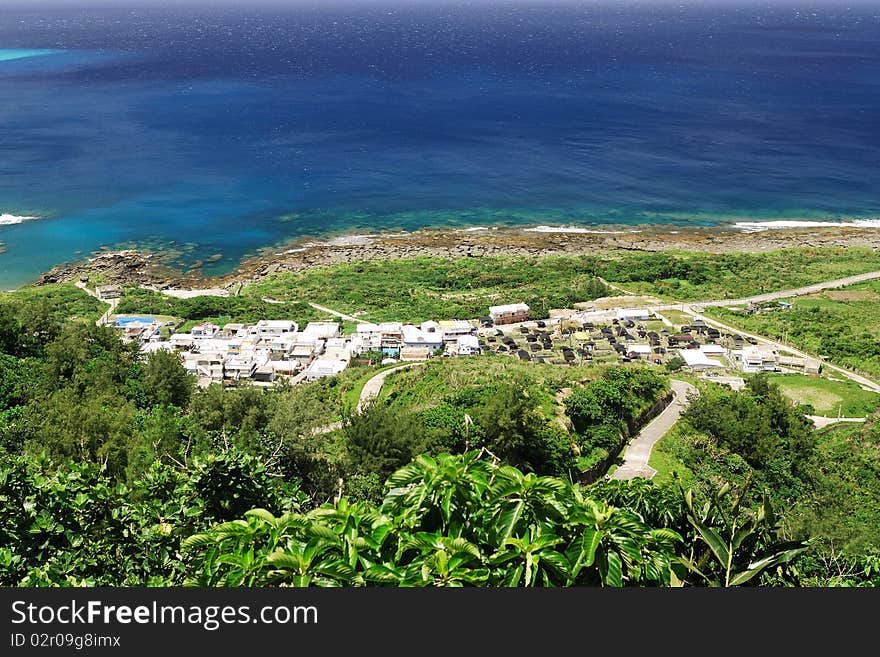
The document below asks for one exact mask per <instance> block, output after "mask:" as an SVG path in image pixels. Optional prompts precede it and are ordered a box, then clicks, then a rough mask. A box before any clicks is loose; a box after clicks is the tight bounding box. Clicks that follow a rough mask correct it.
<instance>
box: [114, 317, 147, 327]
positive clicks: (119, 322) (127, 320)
mask: <svg viewBox="0 0 880 657" xmlns="http://www.w3.org/2000/svg"><path fill="white" fill-rule="evenodd" d="M152 321H154V320H153V318H152V317H140V316H136V315H126V316H124V317H117V318H116V326H128V325H129V324H132V323H134V322H141V323H143V324H149V323H150V322H152Z"/></svg>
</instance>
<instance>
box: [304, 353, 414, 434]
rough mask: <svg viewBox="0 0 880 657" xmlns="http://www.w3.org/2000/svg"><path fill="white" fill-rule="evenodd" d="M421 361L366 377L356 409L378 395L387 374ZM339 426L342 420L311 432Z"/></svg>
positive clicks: (325, 431)
mask: <svg viewBox="0 0 880 657" xmlns="http://www.w3.org/2000/svg"><path fill="white" fill-rule="evenodd" d="M422 362H424V361H419V362H416V363H403V364H401V365H395V366H394V367H389V368H388V369H387V370H382V371H381V372H379V373H378V374H376V375H375V376H373V377H371V378H369V379H367V382H366V383H365V384H364V387H363V388H362V389H361V394H360V396H359V397H358V403H357V411H358V412H361V411H362V410H364V408H365V407H366V405H367V404H369V403H370V402H371V401H373V400H374V399H376V397H378V396H379V392H380V391H381V390H382V385H383V384H384V383H385V378H386V377H387V376H388V375H389V374H391V373H392V372H396V371H397V370H402V369H406V368H407V367H413V366H414V365H421V364H422ZM341 428H342V422H333V423H332V424H325V425H324V426H323V427H316V428H315V429H313V430H312V433H314V434H322V433H330V432H331V431H336V430H337V429H341Z"/></svg>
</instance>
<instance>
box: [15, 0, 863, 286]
mask: <svg viewBox="0 0 880 657" xmlns="http://www.w3.org/2000/svg"><path fill="white" fill-rule="evenodd" d="M241 4H242V5H246V4H247V5H248V7H247V8H245V9H242V8H230V7H227V8H218V7H217V6H214V7H213V8H198V7H187V8H172V9H162V8H157V7H152V8H150V7H145V6H131V7H120V6H116V7H107V6H105V7H99V8H93V9H77V8H72V7H70V6H69V5H68V6H66V7H51V6H46V5H43V4H42V3H41V4H40V7H39V8H33V7H31V8H28V7H26V6H25V7H23V8H16V7H15V6H11V5H10V4H9V3H8V2H4V3H3V6H2V8H0V215H17V216H37V217H40V218H39V219H38V220H32V221H27V222H23V223H19V224H16V225H0V242H3V243H5V248H6V253H3V254H0V288H9V287H14V286H17V285H20V284H22V283H24V282H25V281H27V280H29V279H31V278H33V277H35V276H36V275H37V274H38V273H40V272H41V271H44V270H46V269H48V268H49V267H51V266H52V265H53V264H56V263H58V262H61V261H67V260H72V259H77V258H80V257H84V256H86V255H88V254H89V253H91V252H93V251H94V250H95V249H97V248H99V247H101V246H107V247H117V246H121V245H139V246H146V247H148V248H157V249H158V248H162V249H165V250H166V251H167V252H169V253H171V254H172V255H174V254H175V253H176V257H177V258H178V261H179V262H180V263H192V262H193V261H195V260H199V259H202V260H203V259H206V258H207V257H209V256H212V255H215V254H222V259H220V260H219V261H218V262H215V263H213V264H211V265H210V266H209V267H207V268H206V270H205V271H206V272H209V273H211V272H219V271H223V270H228V269H229V268H231V267H233V266H234V265H235V264H236V262H238V260H239V259H240V258H241V257H242V256H244V255H247V254H250V253H253V252H255V251H256V250H258V249H260V248H261V247H265V246H267V245H274V244H280V243H282V242H283V241H285V240H288V239H292V238H296V237H301V236H315V237H319V236H321V235H326V234H327V233H331V232H338V231H349V230H353V231H361V232H363V231H374V230H379V229H388V228H408V229H411V228H418V227H422V226H445V225H450V226H462V225H487V224H489V223H504V224H515V223H528V224H607V223H613V224H638V223H645V222H650V223H663V222H671V223H681V224H687V223H700V224H707V223H710V224H711V223H718V222H728V221H735V220H739V219H742V218H748V217H757V218H763V219H779V218H815V219H826V220H827V219H836V218H840V217H875V216H878V215H880V46H878V44H880V3H878V4H874V5H873V6H872V5H871V4H855V5H851V6H850V8H844V7H843V6H839V5H838V6H835V5H831V4H829V5H827V6H825V7H821V6H820V7H816V6H812V8H809V5H807V4H806V3H805V4H803V5H799V4H797V3H795V4H785V5H779V4H777V5H776V6H775V7H773V8H768V7H766V6H761V7H758V6H757V5H747V4H740V5H729V6H718V5H716V6H714V7H705V6H704V7H684V8H683V7H675V6H672V5H669V6H663V5H658V4H656V3H655V4H642V5H640V6H636V5H633V4H629V5H628V6H626V7H623V6H620V5H621V4H622V3H616V4H614V5H610V6H608V7H603V6H601V5H597V4H595V3H577V2H572V3H568V4H557V5H548V4H547V3H540V4H537V3H536V4H529V3H527V2H522V1H520V2H515V3H514V2H507V3H495V4H487V3H467V4H465V3H448V2H439V1H438V2H428V3H416V4H413V3H412V2H410V3H400V2H398V3H396V4H395V3H389V2H379V1H378V0H377V1H375V2H368V3H351V4H336V5H333V6H327V5H326V3H324V4H323V5H308V4H302V3H300V4H294V5H289V6H287V7H286V8H285V7H282V6H279V5H275V6H266V7H262V8H260V7H252V6H250V5H249V4H248V3H244V2H242V3H241ZM16 50H28V51H31V52H28V53H19V54H27V55H29V56H26V57H24V56H22V57H16V58H11V57H12V54H10V53H12V51H16ZM3 53H5V54H3Z"/></svg>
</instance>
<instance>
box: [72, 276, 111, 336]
mask: <svg viewBox="0 0 880 657" xmlns="http://www.w3.org/2000/svg"><path fill="white" fill-rule="evenodd" d="M74 285H76V286H77V287H78V288H79V289H80V290H82V291H83V292H85V293H86V294H88V295H89V296H90V297H95V298H96V299H97V300H98V301H101V302H103V303H106V304H109V305H110V307H109V308H107V310H105V311H104V314H103V315H101V316H100V317H99V318H98V319H97V321H96V322H95V326H103V325H104V324H105V323H107V322H108V321H109V320H110V315H112V314H114V313H115V312H116V306H118V305H119V299H110V300H109V301H107V300H105V299H102V298H101V297H99V296H98V293H97V292H95V291H94V290H90V289H89V288H87V287H86V284H85V283H83V282H82V281H76V282H75V283H74Z"/></svg>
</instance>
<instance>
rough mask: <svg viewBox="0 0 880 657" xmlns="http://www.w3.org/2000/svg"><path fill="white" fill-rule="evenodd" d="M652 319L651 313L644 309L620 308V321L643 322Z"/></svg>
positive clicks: (618, 316) (618, 314)
mask: <svg viewBox="0 0 880 657" xmlns="http://www.w3.org/2000/svg"><path fill="white" fill-rule="evenodd" d="M650 318H651V313H650V312H649V311H648V310H646V309H644V308H620V309H618V311H617V320H618V321H625V320H627V319H631V320H633V321H642V320H646V319H650Z"/></svg>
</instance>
